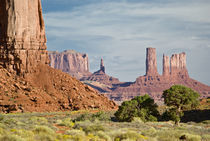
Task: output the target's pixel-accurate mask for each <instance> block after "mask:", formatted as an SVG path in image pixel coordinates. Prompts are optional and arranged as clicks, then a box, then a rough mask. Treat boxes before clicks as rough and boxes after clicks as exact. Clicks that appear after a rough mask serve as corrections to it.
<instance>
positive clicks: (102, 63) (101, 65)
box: [100, 58, 105, 73]
mask: <svg viewBox="0 0 210 141" xmlns="http://www.w3.org/2000/svg"><path fill="white" fill-rule="evenodd" d="M100 70H101V71H102V72H104V73H105V66H104V61H103V59H102V58H101V64H100Z"/></svg>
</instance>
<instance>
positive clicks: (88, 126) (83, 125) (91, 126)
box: [74, 121, 106, 134]
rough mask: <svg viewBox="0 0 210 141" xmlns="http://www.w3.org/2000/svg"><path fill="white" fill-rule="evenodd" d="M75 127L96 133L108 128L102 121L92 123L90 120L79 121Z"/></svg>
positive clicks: (87, 132)
mask: <svg viewBox="0 0 210 141" xmlns="http://www.w3.org/2000/svg"><path fill="white" fill-rule="evenodd" d="M74 128H75V129H79V130H83V131H84V132H85V133H86V134H89V133H96V132H98V131H105V130H106V128H105V127H104V126H103V125H102V124H100V123H92V122H90V121H84V122H80V123H77V124H76V125H75V126H74Z"/></svg>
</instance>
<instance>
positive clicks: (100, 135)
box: [95, 131, 112, 141]
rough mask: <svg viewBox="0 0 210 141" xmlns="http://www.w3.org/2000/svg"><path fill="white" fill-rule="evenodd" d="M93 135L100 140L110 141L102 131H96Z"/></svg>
mask: <svg viewBox="0 0 210 141" xmlns="http://www.w3.org/2000/svg"><path fill="white" fill-rule="evenodd" d="M95 135H96V136H98V137H99V138H100V139H104V140H105V141H112V139H111V137H110V136H109V135H107V134H106V133H105V132H103V131H98V132H97V133H96V134H95Z"/></svg>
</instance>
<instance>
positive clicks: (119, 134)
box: [111, 129, 147, 141]
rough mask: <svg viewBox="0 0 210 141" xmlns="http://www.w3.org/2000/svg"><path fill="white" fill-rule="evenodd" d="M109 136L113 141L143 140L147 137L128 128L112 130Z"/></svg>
mask: <svg viewBox="0 0 210 141" xmlns="http://www.w3.org/2000/svg"><path fill="white" fill-rule="evenodd" d="M111 136H112V139H113V140H114V141H122V140H123V141H124V140H134V141H144V140H146V139H147V137H145V136H143V135H141V134H140V133H138V132H136V131H132V130H129V129H123V130H118V131H114V132H112V135H111Z"/></svg>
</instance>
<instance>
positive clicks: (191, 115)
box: [181, 109, 210, 122]
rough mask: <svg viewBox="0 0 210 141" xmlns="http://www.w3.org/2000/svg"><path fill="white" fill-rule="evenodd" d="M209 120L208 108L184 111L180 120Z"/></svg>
mask: <svg viewBox="0 0 210 141" xmlns="http://www.w3.org/2000/svg"><path fill="white" fill-rule="evenodd" d="M205 120H210V109H205V110H190V111H185V112H184V116H183V117H182V119H181V122H191V121H192V122H202V121H205Z"/></svg>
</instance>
